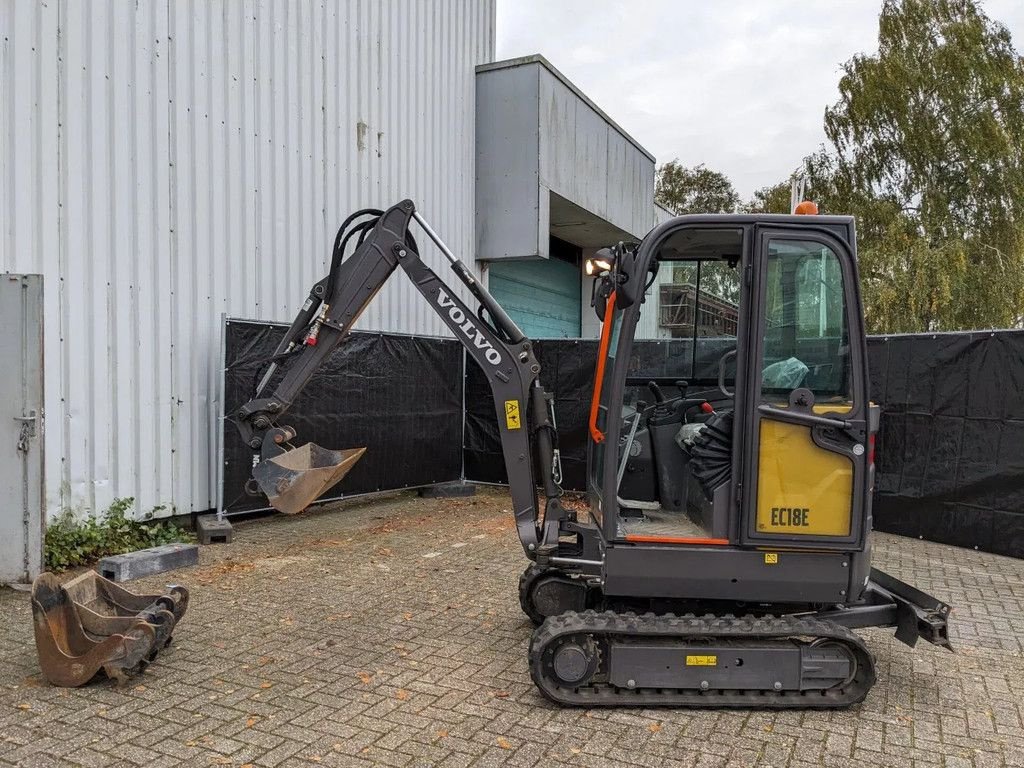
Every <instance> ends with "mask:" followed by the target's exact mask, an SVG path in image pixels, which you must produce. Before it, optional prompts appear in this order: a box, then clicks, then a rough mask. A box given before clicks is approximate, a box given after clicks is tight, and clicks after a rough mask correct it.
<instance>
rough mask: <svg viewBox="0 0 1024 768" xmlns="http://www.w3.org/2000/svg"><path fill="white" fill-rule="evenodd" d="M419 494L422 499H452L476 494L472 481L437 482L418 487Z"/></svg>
mask: <svg viewBox="0 0 1024 768" xmlns="http://www.w3.org/2000/svg"><path fill="white" fill-rule="evenodd" d="M419 494H420V496H421V497H422V498H424V499H453V498H458V497H462V496H476V486H475V485H473V484H472V483H439V484H438V485H428V486H427V487H426V488H420V490H419Z"/></svg>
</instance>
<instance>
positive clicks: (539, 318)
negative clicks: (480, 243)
mask: <svg viewBox="0 0 1024 768" xmlns="http://www.w3.org/2000/svg"><path fill="white" fill-rule="evenodd" d="M488 279H489V283H488V285H489V290H490V292H491V293H492V294H493V296H494V298H495V299H497V301H498V303H499V304H501V306H502V308H503V309H504V310H505V311H506V312H508V314H509V317H511V318H512V319H513V320H514V321H515V322H516V325H518V326H519V327H520V328H521V329H522V331H523V333H525V334H526V335H527V336H529V337H530V338H532V339H561V338H577V337H579V335H580V303H581V302H580V271H579V269H578V268H577V267H575V266H573V265H572V264H569V263H567V262H565V261H561V260H559V259H533V260H530V261H498V262H492V263H491V267H490V270H489V272H488Z"/></svg>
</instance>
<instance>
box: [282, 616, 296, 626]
mask: <svg viewBox="0 0 1024 768" xmlns="http://www.w3.org/2000/svg"><path fill="white" fill-rule="evenodd" d="M280 623H281V624H284V625H285V626H286V627H290V626H291V625H292V624H294V623H295V622H294V621H293V620H292V617H291V616H285V617H284V618H283V619H281V620H280Z"/></svg>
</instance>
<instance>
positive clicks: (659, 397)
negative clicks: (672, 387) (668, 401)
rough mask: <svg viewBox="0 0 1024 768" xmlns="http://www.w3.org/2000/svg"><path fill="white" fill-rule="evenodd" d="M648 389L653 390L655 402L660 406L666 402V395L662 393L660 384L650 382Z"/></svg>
mask: <svg viewBox="0 0 1024 768" xmlns="http://www.w3.org/2000/svg"><path fill="white" fill-rule="evenodd" d="M647 388H648V389H649V390H651V394H652V395H654V402H656V403H658V404H659V405H660V404H661V403H664V402H665V393H664V392H662V391H661V387H659V386H658V382H656V381H648V382H647Z"/></svg>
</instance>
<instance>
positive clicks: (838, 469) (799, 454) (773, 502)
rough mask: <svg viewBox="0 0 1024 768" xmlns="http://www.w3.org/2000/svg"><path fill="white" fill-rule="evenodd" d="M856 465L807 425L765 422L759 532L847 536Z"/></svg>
mask: <svg viewBox="0 0 1024 768" xmlns="http://www.w3.org/2000/svg"><path fill="white" fill-rule="evenodd" d="M852 506H853V463H852V462H851V461H850V460H849V459H848V458H847V457H845V456H842V455H840V454H838V453H834V452H832V451H828V450H825V449H824V448H820V447H818V446H817V445H815V444H814V441H813V440H812V439H811V431H810V428H809V427H806V426H802V425H799V424H787V423H786V422H782V421H775V420H774V419H767V418H766V419H762V420H761V444H760V449H759V457H758V478H757V532H758V533H784V534H787V535H794V534H795V535H804V536H849V535H850V510H851V508H852Z"/></svg>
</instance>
